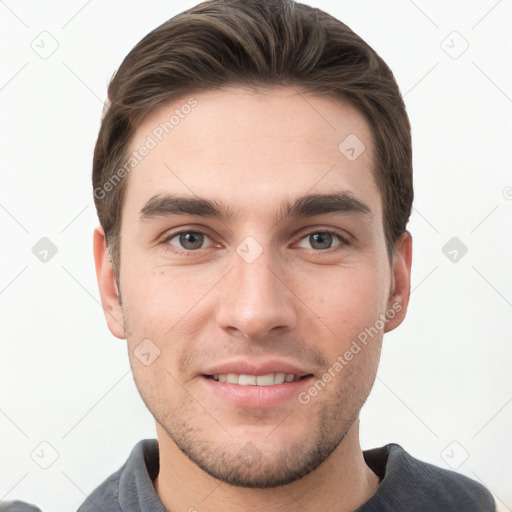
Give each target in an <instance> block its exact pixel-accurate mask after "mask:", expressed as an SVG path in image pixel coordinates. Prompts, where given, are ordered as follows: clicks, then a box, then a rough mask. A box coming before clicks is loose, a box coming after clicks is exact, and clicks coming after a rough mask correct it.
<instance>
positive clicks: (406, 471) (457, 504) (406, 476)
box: [360, 443, 496, 512]
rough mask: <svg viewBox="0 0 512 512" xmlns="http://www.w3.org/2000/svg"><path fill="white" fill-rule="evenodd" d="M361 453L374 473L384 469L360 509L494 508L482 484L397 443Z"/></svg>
mask: <svg viewBox="0 0 512 512" xmlns="http://www.w3.org/2000/svg"><path fill="white" fill-rule="evenodd" d="M364 456H365V460H366V462H367V464H368V465H369V466H370V467H371V468H372V469H373V470H374V471H375V472H376V473H379V471H380V472H381V473H383V478H382V479H381V484H380V487H379V489H378V491H377V493H376V494H375V495H374V496H373V497H372V498H371V499H370V500H369V501H368V502H367V504H365V505H364V506H363V507H361V509H360V510H361V512H363V511H364V512H367V511H368V512H370V511H372V510H408V511H412V510H414V511H418V512H419V511H424V512H428V511H435V510H443V511H450V510H454V511H455V510H464V511H465V512H473V511H474V512H494V511H495V510H496V508H495V502H494V498H493V497H492V495H491V493H490V492H489V491H488V490H487V489H486V488H485V487H484V486H483V485H481V484H480V483H478V482H476V481H475V480H472V479H471V478H468V477H466V476H464V475H461V474H459V473H456V472H455V471H450V470H447V469H443V468H439V467H437V466H434V465H433V464H429V463H427V462H423V461H421V460H418V459H416V458H414V457H413V456H412V455H410V454H408V453H407V452H406V451H405V450H404V449H403V448H402V447H401V446H400V445H398V444H394V443H392V444H388V445H386V446H384V447H382V448H375V449H373V450H368V451H366V452H364ZM367 505H368V508H366V506H367ZM373 505H376V506H377V508H374V506H373Z"/></svg>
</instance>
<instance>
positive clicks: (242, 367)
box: [200, 361, 314, 410]
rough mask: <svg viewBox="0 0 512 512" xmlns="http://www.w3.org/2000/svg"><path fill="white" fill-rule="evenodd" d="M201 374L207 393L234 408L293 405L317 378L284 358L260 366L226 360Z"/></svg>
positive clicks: (214, 399) (265, 407) (266, 407)
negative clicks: (226, 361) (227, 361)
mask: <svg viewBox="0 0 512 512" xmlns="http://www.w3.org/2000/svg"><path fill="white" fill-rule="evenodd" d="M235 368H236V369H235ZM236 370H238V372H240V373H238V372H237V371H236ZM200 377H201V382H202V383H203V386H204V391H205V393H206V395H205V396H208V397H210V398H211V400H213V401H217V400H220V402H221V403H222V404H224V406H228V407H234V408H235V409H234V410H238V409H269V408H273V407H281V406H284V405H285V404H293V403H294V402H296V401H297V400H298V396H299V394H300V393H301V391H304V389H306V388H307V387H308V386H310V385H311V382H312V381H313V380H314V375H313V373H308V372H307V370H302V369H300V368H299V367H297V366H295V365H293V364H287V363H286V362H283V361H274V362H267V363H265V364H261V365H259V367H258V366H256V365H254V364H250V363H245V362H237V363H236V364H235V363H225V364H221V365H218V366H215V367H212V368H209V369H208V370H207V371H206V373H203V374H202V375H200ZM232 410H233V409H232Z"/></svg>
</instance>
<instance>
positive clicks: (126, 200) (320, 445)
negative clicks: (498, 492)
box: [79, 0, 494, 512]
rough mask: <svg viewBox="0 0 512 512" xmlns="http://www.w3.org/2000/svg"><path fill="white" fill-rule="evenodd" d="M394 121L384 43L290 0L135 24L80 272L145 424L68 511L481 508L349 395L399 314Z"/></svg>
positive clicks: (398, 147) (404, 260) (403, 159)
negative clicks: (123, 345)
mask: <svg viewBox="0 0 512 512" xmlns="http://www.w3.org/2000/svg"><path fill="white" fill-rule="evenodd" d="M411 154H412V152H411V137H410V126H409V121H408V118H407V114H406V112H405V107H404V104H403V101H402V98H401V95H400V92H399V89H398V86H397V84H396V82H395V80H394V78H393V75H392V73H391V71H390V70H389V68H388V67H387V66H386V64H385V63H384V62H383V61H382V59H381V58H380V57H379V56H378V55H377V54H376V53H375V51H374V50H372V49H371V48H370V47H369V46H368V45H367V44H366V43H365V42H364V41H362V40H361V38H359V37H358V36H357V35H356V34H354V33H353V32H352V31H351V30H350V29H349V28H348V27H347V26H346V25H344V24H343V23H341V22H340V21H338V20H335V19H334V18H332V17H330V16H329V15H327V14H326V13H324V12H322V11H319V10H317V9H312V8H310V7H308V6H306V5H302V4H298V3H295V2H292V1H291V0H257V1H251V2H244V1H242V0H213V1H210V2H205V3H203V4H200V5H198V6H196V7H195V8H192V9H190V10H188V11H186V12H184V13H182V14H181V15H178V16H176V17H174V18H172V19H171V20H169V21H168V22H166V23H164V24H163V25H162V26H160V27H158V28H157V29H155V30H154V31H153V32H151V33H150V34H149V35H148V36H146V37H145V38H144V39H143V40H142V41H141V42H140V43H138V44H137V45H136V47H135V48H134V49H133V50H132V51H131V52H130V54H129V55H128V56H127V57H126V59H125V60H124V62H123V63H122V65H121V67H120V68H119V70H118V71H117V73H116V75H115V76H114V78H113V80H112V82H111V84H110V87H109V99H108V104H107V106H106V109H105V112H104V116H103V119H102V125H101V129H100V133H99V136H98V141H97V144H96V149H95V154H94V165H93V186H94V197H95V202H96V207H97V211H98V216H99V220H100V226H99V227H98V228H97V229H96V230H95V233H94V255H95V261H96V271H97V277H98V284H99V289H100V295H101V300H102V303H103V307H104V311H105V316H106V320H107V324H108V326H109V329H110V331H111V332H112V333H113V334H114V335H115V336H116V337H118V338H121V339H126V340H127V345H128V351H129V357H130V363H131V367H132V371H133V376H134V379H135V382H136V385H137V388H138V390H139V392H140V394H141V396H142V398H143V400H144V402H145V404H146V405H147V407H148V409H149V410H150V412H151V413H152V414H153V416H154V418H155V420H156V427H157V435H158V440H145V441H141V442H140V443H139V444H137V445H136V446H135V448H134V449H133V451H132V454H131V455H130V457H129V458H128V461H127V462H126V464H125V465H124V466H123V467H122V468H120V469H119V471H117V472H116V473H114V474H113V475H112V476H111V477H109V478H108V479H107V480H106V481H105V482H104V483H102V484H101V485H100V486H99V487H98V488H97V489H96V490H95V491H94V492H93V493H92V494H91V495H90V496H89V498H88V499H87V500H86V501H85V502H84V504H83V505H82V506H81V507H80V509H79V511H80V512H86V511H92V510H102V511H105V512H107V511H108V512H110V511H118V510H123V511H131V510H134V511H135V510H142V511H150V510H151V511H156V510H169V511H173V512H174V511H178V510H188V511H195V510H199V511H201V510H208V511H217V510H223V511H226V510H227V511H229V510H257V509H261V510H275V511H281V510H283V511H285V510H286V511H295V510H310V511H313V510H332V511H353V510H358V511H364V512H368V511H376V510H394V511H396V510H408V511H409V510H422V511H427V510H436V511H438V510H443V511H446V510H465V511H471V510H474V511H477V510H479V511H480V510H482V511H487V510H489V511H491V510H494V502H493V499H492V496H491V495H490V493H489V492H488V491H487V490H486V489H485V488H483V487H482V486H481V485H480V484H478V483H476V482H474V481H472V480H470V479H468V478H466V477H464V476H462V475H458V474H456V473H454V472H450V471H446V470H442V469H439V468H436V467H434V466H432V465H429V464H426V463H423V462H420V461H418V460H416V459H414V458H413V457H412V456H411V455H409V454H408V453H406V452H405V451H404V450H403V449H402V448H401V447H400V446H398V445H396V444H390V445H387V446H384V447H382V448H376V449H373V450H368V451H365V452H363V451H362V450H361V447H360V444H359V435H358V431H359V419H358V418H359V412H360V409H361V407H362V405H363V404H364V402H365V400H366V398H367V396H368V394H369V392H370V390H371V388H372V385H373V382H374V379H375V375H376V372H377V367H378V361H379V356H380V350H381V345H382V338H383V334H384V333H385V332H389V331H391V330H393V329H394V328H396V327H397V326H398V325H400V323H401V322H402V320H403V319H404V317H405V314H406V310H407V305H408V300H409V291H410V270H411V258H412V239H411V235H410V233H409V232H408V231H407V230H406V225H407V221H408V219H409V215H410V211H411V205H412V200H413V188H412V157H411Z"/></svg>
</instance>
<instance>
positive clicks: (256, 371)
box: [203, 359, 312, 378]
mask: <svg viewBox="0 0 512 512" xmlns="http://www.w3.org/2000/svg"><path fill="white" fill-rule="evenodd" d="M226 373H236V374H237V375H268V374H269V373H286V374H290V373H293V374H294V375H297V376H298V377H299V378H300V377H304V376H305V375H309V374H311V373H312V372H310V371H308V370H306V369H304V368H300V367H299V366H297V365H296V364H293V363H290V362H289V361H283V360H279V359H272V360H268V361H261V362H255V361H246V360H242V359H237V360H232V361H224V362H222V363H218V364H215V365H213V366H210V367H209V368H207V369H206V370H205V371H204V372H203V375H222V374H226Z"/></svg>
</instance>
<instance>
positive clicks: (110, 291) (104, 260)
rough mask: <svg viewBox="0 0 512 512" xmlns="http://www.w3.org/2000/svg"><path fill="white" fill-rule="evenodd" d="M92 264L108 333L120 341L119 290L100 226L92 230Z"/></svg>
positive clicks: (122, 335)
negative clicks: (94, 266) (93, 264)
mask: <svg viewBox="0 0 512 512" xmlns="http://www.w3.org/2000/svg"><path fill="white" fill-rule="evenodd" d="M93 245H94V262H95V264H96V278H97V279H98V287H99V290H100V297H101V304H102V305H103V312H104V313H105V319H106V320H107V325H108V328H109V329H110V332H111V333H112V334H113V335H114V336H115V337H116V338H120V339H124V338H125V337H126V336H125V329H124V318H123V310H122V308H121V304H120V303H119V290H118V289H117V284H116V279H115V275H114V270H113V268H112V265H111V263H110V258H109V255H108V249H107V241H106V237H105V232H104V231H103V228H102V227H101V226H98V227H97V228H96V229H95V230H94V242H93Z"/></svg>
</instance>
